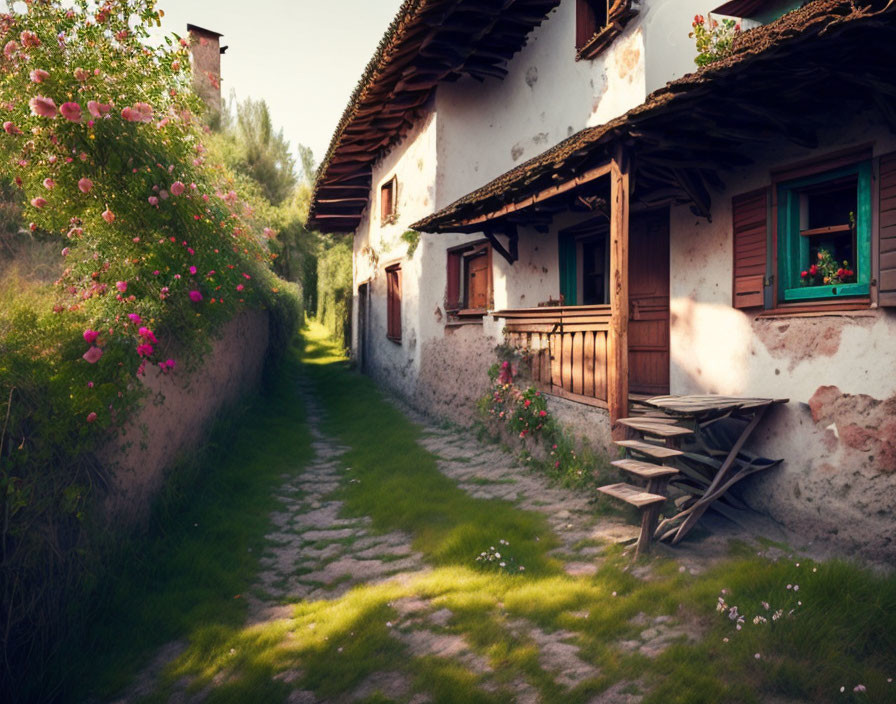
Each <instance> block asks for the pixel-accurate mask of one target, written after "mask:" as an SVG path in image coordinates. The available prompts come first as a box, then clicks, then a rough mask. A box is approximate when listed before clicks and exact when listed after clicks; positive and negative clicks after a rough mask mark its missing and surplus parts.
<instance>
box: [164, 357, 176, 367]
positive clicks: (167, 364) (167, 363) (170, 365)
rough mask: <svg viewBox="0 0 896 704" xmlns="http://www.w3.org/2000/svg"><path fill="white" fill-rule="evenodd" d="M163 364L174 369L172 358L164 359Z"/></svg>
mask: <svg viewBox="0 0 896 704" xmlns="http://www.w3.org/2000/svg"><path fill="white" fill-rule="evenodd" d="M165 366H166V367H168V368H169V369H174V360H173V359H168V360H166V361H165Z"/></svg>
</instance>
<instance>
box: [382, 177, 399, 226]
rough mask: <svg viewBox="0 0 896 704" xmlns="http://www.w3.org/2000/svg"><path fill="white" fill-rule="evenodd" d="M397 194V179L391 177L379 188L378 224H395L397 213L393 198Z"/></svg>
mask: <svg viewBox="0 0 896 704" xmlns="http://www.w3.org/2000/svg"><path fill="white" fill-rule="evenodd" d="M397 193H398V179H397V177H395V176H393V177H392V178H390V179H389V180H388V181H386V182H385V183H384V184H383V185H382V187H380V223H381V224H383V225H389V224H391V223H393V222H395V220H396V218H397V217H398V213H397V211H396V207H395V197H396V195H397Z"/></svg>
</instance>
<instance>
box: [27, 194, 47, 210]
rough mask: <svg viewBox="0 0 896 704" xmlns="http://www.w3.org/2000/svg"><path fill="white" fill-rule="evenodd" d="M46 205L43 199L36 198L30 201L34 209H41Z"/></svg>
mask: <svg viewBox="0 0 896 704" xmlns="http://www.w3.org/2000/svg"><path fill="white" fill-rule="evenodd" d="M46 204H47V200H46V199H45V198H41V197H39V196H38V197H37V198H32V199H31V205H33V206H34V207H35V208H43V207H44V206H45V205H46Z"/></svg>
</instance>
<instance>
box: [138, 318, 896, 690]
mask: <svg viewBox="0 0 896 704" xmlns="http://www.w3.org/2000/svg"><path fill="white" fill-rule="evenodd" d="M304 338H305V347H304V357H303V363H304V372H303V373H304V374H306V375H307V378H308V379H309V380H310V382H311V384H312V386H313V387H314V388H315V389H316V393H317V398H318V400H319V402H320V404H321V405H322V408H323V413H322V417H321V419H320V422H321V423H322V427H323V430H324V431H325V432H326V433H327V434H328V435H329V436H330V437H332V438H333V439H334V440H335V441H336V442H338V443H340V444H342V445H344V446H346V447H347V448H349V449H348V450H347V451H346V453H345V455H344V456H343V457H342V458H341V462H343V464H344V466H346V467H351V468H352V471H351V473H350V475H349V476H351V477H353V478H356V479H360V480H361V481H360V482H355V483H349V482H348V481H347V480H348V477H346V480H345V482H344V483H343V485H342V486H341V488H340V489H339V490H338V491H337V493H338V496H339V498H341V499H342V500H343V501H344V506H345V512H346V513H347V514H349V515H353V516H362V515H366V516H370V518H371V519H372V521H373V529H374V530H377V531H384V532H385V531H394V530H402V531H406V532H407V533H408V534H409V535H410V536H411V538H412V541H413V547H414V548H415V549H416V550H417V551H419V552H420V553H421V554H422V556H423V559H424V561H425V562H426V564H427V566H428V569H426V570H424V571H422V572H419V573H416V574H413V575H410V576H405V577H403V578H400V579H396V580H393V581H387V582H384V583H380V584H376V585H359V586H358V587H356V588H354V589H352V590H350V591H348V592H347V593H345V594H343V595H342V596H339V597H336V598H332V599H321V600H318V601H299V602H296V603H294V604H293V609H292V612H291V613H290V614H288V615H287V616H286V617H284V618H281V619H279V620H275V621H270V622H267V623H260V624H257V625H253V626H249V627H245V626H242V624H241V622H240V620H239V619H240V615H241V614H240V613H239V612H238V611H237V610H235V609H234V607H233V604H231V603H226V604H225V603H224V602H225V601H226V599H224V598H221V597H218V596H215V595H214V594H209V595H208V598H210V599H211V606H206V607H204V608H202V607H196V606H194V607H193V608H191V609H187V614H189V616H185V615H184V616H181V619H182V620H183V623H181V627H180V635H179V636H178V637H181V638H184V639H185V640H186V641H187V642H188V647H187V650H186V651H185V652H184V654H183V655H182V656H180V657H179V658H177V659H176V660H175V661H174V662H173V663H172V664H171V666H169V667H168V668H167V669H166V671H165V672H164V675H163V677H162V679H161V681H160V683H159V688H158V689H157V691H156V692H155V693H154V695H153V696H152V697H151V698H150V699H149V701H165V700H166V695H167V694H168V693H170V692H171V688H172V686H173V685H174V683H175V682H177V681H178V680H179V679H180V678H183V677H186V678H188V679H189V680H190V681H191V682H192V685H191V687H193V688H194V689H204V688H209V695H208V698H207V700H206V701H208V702H212V703H214V702H245V701H265V702H279V701H285V700H286V698H287V696H288V693H289V692H290V691H291V690H292V689H306V690H311V691H313V692H315V693H316V695H317V696H318V697H319V698H322V699H331V698H339V697H342V696H344V695H347V694H349V693H351V692H353V691H355V690H356V689H357V688H358V686H359V685H361V683H363V682H364V681H365V679H366V678H367V677H369V676H370V675H371V674H374V673H378V672H394V673H399V674H401V675H402V676H404V677H405V678H406V680H407V682H408V683H409V686H410V690H411V691H412V692H426V693H428V694H429V695H430V696H431V697H432V700H433V701H435V702H439V703H441V702H458V703H461V702H463V703H467V702H484V703H491V702H508V701H513V698H514V692H515V691H517V690H516V689H515V688H516V687H517V686H518V683H519V682H526V683H528V686H530V687H533V688H534V689H535V690H536V691H537V692H538V693H539V695H540V697H541V699H542V701H545V702H555V701H563V702H570V703H571V704H578V703H585V702H588V701H589V700H591V699H593V698H594V697H595V696H596V695H597V694H599V693H600V692H601V691H604V690H605V689H606V688H608V687H609V686H611V685H613V684H615V683H623V686H624V687H625V688H626V690H627V691H633V692H634V691H637V692H639V693H641V694H642V695H644V703H645V704H660V703H662V704H666V703H668V702H687V703H688V704H692V703H696V702H707V703H709V702H712V703H715V702H743V703H744V704H759V703H760V702H764V701H768V700H769V699H770V698H772V697H777V698H779V699H781V700H783V701H787V700H792V701H812V702H864V701H874V702H886V701H896V689H894V687H896V685H893V684H890V683H888V682H887V678H888V677H894V678H896V579H894V578H893V577H882V576H877V575H874V574H872V573H870V572H868V571H866V570H862V569H859V568H857V567H855V566H853V565H849V564H846V563H843V562H829V563H815V562H812V561H810V560H804V559H800V558H794V559H787V560H784V559H781V560H779V561H778V562H774V561H771V560H769V559H767V558H765V557H762V556H759V555H757V554H756V549H755V547H750V546H748V545H744V544H732V546H731V556H730V557H729V558H728V559H726V560H725V561H723V562H721V563H718V564H716V565H714V566H711V567H709V568H708V569H706V571H704V572H703V573H701V574H700V575H698V576H694V575H691V574H690V573H688V572H687V571H684V572H682V571H680V570H679V565H678V563H677V562H676V561H674V560H670V559H663V558H660V557H654V558H652V562H651V575H650V578H649V579H643V580H642V579H638V578H636V577H634V576H632V575H631V574H630V572H629V571H628V567H629V564H628V562H627V560H626V559H625V558H623V556H622V555H621V552H620V549H619V548H616V547H613V548H607V549H605V551H604V553H603V556H602V557H601V558H600V563H599V569H598V571H597V573H596V574H594V575H593V576H587V577H571V576H569V575H567V574H566V573H565V572H563V570H562V566H561V565H560V563H559V562H558V561H557V560H556V559H554V558H552V557H551V556H550V555H549V554H548V553H549V551H550V550H551V549H552V548H554V547H556V545H557V544H558V543H557V540H556V538H555V536H553V535H552V534H551V532H550V530H549V529H548V527H547V524H546V521H545V520H544V517H543V516H542V515H541V514H540V513H535V512H527V511H523V510H520V509H518V508H516V507H515V506H513V505H512V504H510V503H507V502H504V501H497V500H480V499H473V498H472V497H470V496H469V495H468V494H466V493H465V492H463V491H461V490H460V489H459V488H458V487H457V485H456V484H455V483H454V482H452V481H450V480H449V479H447V478H446V477H445V476H444V475H442V474H441V473H440V472H439V471H438V469H437V461H438V460H437V457H436V456H434V455H433V454H432V453H429V452H427V451H426V450H425V449H423V448H422V446H420V445H419V444H418V440H419V439H420V438H421V437H422V436H423V433H422V432H421V430H420V429H418V428H417V427H416V426H414V425H413V424H412V423H410V422H409V421H408V420H407V419H406V418H405V417H404V416H403V415H402V414H401V413H400V412H399V411H398V410H397V409H396V408H395V407H394V406H393V405H392V404H390V403H389V402H388V401H386V400H385V399H384V398H383V396H382V395H381V393H380V392H379V391H378V390H377V389H376V388H375V386H374V385H373V384H372V383H371V382H370V381H369V380H368V379H366V378H364V377H362V376H360V375H358V374H356V373H354V372H352V371H351V370H350V369H349V367H348V364H347V362H346V361H345V360H344V359H343V358H342V356H341V355H340V354H339V353H338V352H337V351H336V349H335V347H334V346H333V345H332V344H331V343H330V342H329V341H328V340H327V339H326V337H325V334H324V333H323V331H322V329H321V328H320V327H315V326H312V327H311V328H309V329H306V330H305V332H304ZM282 412H283V411H282V409H280V410H278V412H277V413H276V414H274V413H271V414H267V415H265V418H271V419H272V420H274V421H277V420H278V419H279V418H280V415H279V413H282ZM290 412H296V411H295V410H294V409H293V410H292V411H290ZM261 425H262V426H264V427H266V425H265V424H264V423H262V424H261ZM297 427H301V426H300V425H298V426H296V427H293V430H292V432H293V433H296V432H301V431H300V430H297V429H296V428H297ZM264 432H265V430H264V429H263V428H259V427H257V426H251V427H249V428H247V429H246V430H245V431H244V432H243V434H244V435H245V436H246V439H242V438H241V439H240V442H246V443H247V444H248V445H251V446H254V447H257V446H261V445H265V453H267V452H268V449H267V444H266V441H265V442H259V441H258V438H259V437H267V436H263V435H260V433H264ZM459 432H462V431H459ZM470 441H471V442H472V441H473V440H472V438H471V439H470ZM260 509H261V507H260V506H259V510H260ZM207 520H208V522H209V525H208V527H207V528H206V530H207V531H210V535H208V536H206V538H205V539H206V540H212V544H213V545H214V537H213V536H214V534H215V528H214V526H213V525H212V523H213V521H215V520H219V521H222V522H224V523H226V522H227V521H228V518H227V515H226V513H219V514H217V516H216V517H215V516H209V517H208V519H207ZM258 520H259V521H262V522H263V517H262V518H259V519H258ZM228 528H229V527H228V526H223V525H220V526H218V529H220V530H227V529H228ZM185 533H186V536H189V531H186V532H185ZM502 538H503V539H505V540H508V541H509V542H510V546H509V548H507V551H508V552H509V553H510V554H512V555H513V557H514V558H515V559H516V560H517V561H518V562H519V563H520V564H523V565H525V566H526V571H525V572H524V573H517V574H507V573H504V572H500V571H489V570H486V569H482V568H481V567H477V565H476V563H475V562H474V558H475V556H476V555H477V554H478V553H479V552H481V551H482V550H484V549H487V548H488V547H489V546H490V545H495V544H497V541H498V540H499V539H502ZM536 538H538V539H537V540H536ZM179 540H187V542H188V544H191V541H190V539H189V537H184V535H183V534H182V537H181V538H180V539H179ZM586 544H587V543H586ZM168 545H169V547H172V548H175V554H176V546H174V545H173V544H168ZM153 555H154V556H155V559H157V560H159V562H160V563H166V562H167V563H168V566H166V567H164V571H165V572H167V573H169V574H170V577H169V579H168V580H165V581H166V583H167V582H170V581H171V580H174V575H173V572H174V571H175V569H176V570H181V569H183V570H187V571H192V573H193V574H194V577H193V579H195V578H196V575H195V567H194V566H192V565H187V564H184V561H182V560H178V559H175V558H170V559H169V558H166V557H165V556H164V550H160V551H156V552H153ZM189 555H192V558H193V559H194V560H198V559H199V555H197V554H196V551H195V550H193V549H190V550H189V551H188V552H187V553H185V557H186V556H189ZM797 563H799V565H797ZM248 572H251V566H249V565H247V575H246V577H248ZM216 577H217V575H216ZM174 581H175V582H176V580H174ZM788 584H790V585H799V587H800V588H799V591H795V590H793V589H792V588H791V589H787V585H788ZM235 589H236V587H235V586H234V587H233V588H232V589H231V591H233V590H235ZM723 589H724V590H726V593H725V594H724V598H725V599H726V601H727V603H728V604H729V605H737V606H738V608H739V611H740V613H743V614H744V615H745V617H746V620H745V622H744V624H743V627H742V630H739V631H738V630H737V629H736V627H735V622H733V621H731V620H730V619H729V618H728V616H727V614H720V613H718V612H717V611H716V604H717V599H718V597H719V595H720V594H721V593H722V590H723ZM137 593H138V594H140V595H141V598H148V599H152V598H153V597H152V596H151V595H149V594H147V593H146V592H145V591H139V589H138V592H137ZM404 597H413V598H417V599H426V600H429V606H430V610H431V611H433V610H438V609H444V608H447V609H449V610H450V612H451V616H450V618H448V619H447V620H446V621H445V622H444V623H445V625H443V626H435V625H430V626H426V627H427V628H429V629H430V630H432V631H434V632H436V633H440V632H441V633H448V634H454V635H456V636H461V637H463V638H464V639H465V641H466V643H467V644H468V645H469V647H470V649H471V650H472V652H473V653H475V656H476V657H477V658H479V659H481V661H484V662H486V663H488V671H487V672H484V673H481V672H478V671H477V670H476V668H473V667H469V666H468V665H466V664H465V663H464V661H463V660H457V659H451V658H440V657H434V656H433V655H431V654H426V653H412V652H410V650H409V648H408V646H407V645H405V643H404V642H403V640H402V638H401V637H396V635H398V636H401V634H407V633H408V632H410V631H412V630H414V629H419V628H422V627H424V626H422V625H421V624H419V623H418V624H416V625H413V624H408V623H406V622H404V621H402V620H401V618H400V616H399V612H398V611H397V609H396V607H395V602H396V600H398V599H401V598H404ZM172 598H173V597H172V596H171V595H169V597H167V599H168V600H167V601H165V600H160V601H159V602H157V607H156V608H160V609H161V611H162V612H165V610H168V611H169V612H171V611H173V609H172V608H171V603H172V602H171V599H172ZM200 598H205V597H202V595H201V594H200V593H199V591H197V592H195V593H194V595H193V598H192V599H191V600H190V601H191V603H193V602H194V601H195V600H196V599H200ZM798 601H801V602H802V605H797V602H798ZM763 602H768V603H769V605H770V610H769V611H766V610H765V607H764V606H763ZM778 608H780V609H783V610H784V612H785V616H784V618H782V619H780V620H778V621H772V619H771V614H772V613H773V612H774V611H775V610H776V609H778ZM790 609H794V610H795V611H794V613H793V615H791V616H787V615H786V614H787V612H788V611H789V610H790ZM219 610H220V613H219ZM212 612H214V614H212ZM661 615H662V616H667V617H670V619H671V621H670V623H671V624H672V625H680V624H682V625H685V626H686V627H687V629H688V631H689V632H691V633H693V634H694V636H695V637H694V639H693V640H691V641H688V640H687V639H685V638H682V639H681V640H680V641H679V642H677V643H674V644H673V645H672V646H671V647H669V648H668V649H667V650H666V651H665V652H663V653H662V654H660V655H659V656H658V657H655V658H649V657H647V656H646V655H643V654H641V653H639V652H637V651H636V650H632V649H631V648H628V649H627V648H625V647H623V643H625V642H626V641H637V640H638V638H639V634H640V633H641V632H642V631H644V630H645V629H647V628H649V627H651V626H652V625H654V624H653V623H652V620H653V619H654V618H655V617H657V616H661ZM756 615H765V616H766V617H768V619H769V623H768V624H760V625H754V624H753V623H752V618H753V617H754V616H756ZM169 616H170V614H169ZM586 616H587V617H586ZM147 617H148V615H147ZM204 619H205V620H204ZM521 623H522V624H523V625H522V628H521V629H520V628H519V624H521ZM132 624H133V622H132ZM536 627H537V628H538V629H541V630H542V631H544V632H545V633H552V632H555V631H558V630H564V631H566V632H568V633H570V634H572V635H571V638H572V642H574V643H575V644H576V645H577V646H578V647H579V648H580V657H581V658H582V660H584V661H585V662H587V663H590V664H591V665H593V666H594V667H595V668H597V673H598V674H597V675H596V676H594V677H593V678H591V679H589V680H585V681H583V682H582V683H580V684H579V685H578V686H577V687H575V688H573V689H572V690H569V691H567V690H565V689H563V688H562V687H561V685H560V684H558V682H557V678H556V676H557V673H556V672H552V671H550V670H548V669H545V667H544V665H545V663H544V661H543V654H542V653H540V652H539V647H538V645H537V643H536V642H535V634H534V631H533V629H534V628H536ZM132 628H133V625H132ZM175 630H176V629H175ZM726 639H727V642H726ZM756 653H759V654H760V658H759V659H757V658H755V654H756ZM284 672H291V673H292V679H293V681H292V683H291V684H289V685H287V684H285V683H284V682H283V681H282V680H280V679H276V677H277V675H278V674H280V673H284ZM860 683H861V684H864V685H865V686H866V687H867V692H866V693H864V694H861V693H854V692H853V691H852V690H853V687H855V686H856V685H857V684H860ZM212 685H213V686H212ZM841 686H843V687H845V688H846V691H845V693H843V694H841V693H840V687H841ZM366 701H368V702H385V701H391V700H390V699H388V697H386V693H385V692H380V693H373V694H372V695H371V696H370V697H368V698H367V699H366Z"/></svg>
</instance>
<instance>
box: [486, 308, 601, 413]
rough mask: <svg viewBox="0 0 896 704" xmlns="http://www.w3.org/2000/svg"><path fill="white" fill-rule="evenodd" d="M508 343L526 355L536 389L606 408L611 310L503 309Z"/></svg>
mask: <svg viewBox="0 0 896 704" xmlns="http://www.w3.org/2000/svg"><path fill="white" fill-rule="evenodd" d="M491 315H492V316H494V317H495V318H501V319H503V320H504V321H505V335H506V340H507V343H508V344H510V345H512V346H514V347H516V348H517V349H519V350H521V351H522V352H523V355H524V358H525V359H526V361H527V363H528V365H529V368H530V371H531V374H532V380H533V381H534V382H535V384H536V386H539V387H540V388H542V389H544V390H545V391H548V392H550V393H553V394H556V395H558V396H564V397H568V398H573V399H574V400H577V401H581V402H584V403H590V404H592V405H596V406H602V407H604V408H605V407H606V402H607V333H608V331H609V328H610V306H608V305H600V306H558V307H544V308H517V309H512V310H498V311H495V312H493V313H492V314H491Z"/></svg>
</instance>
